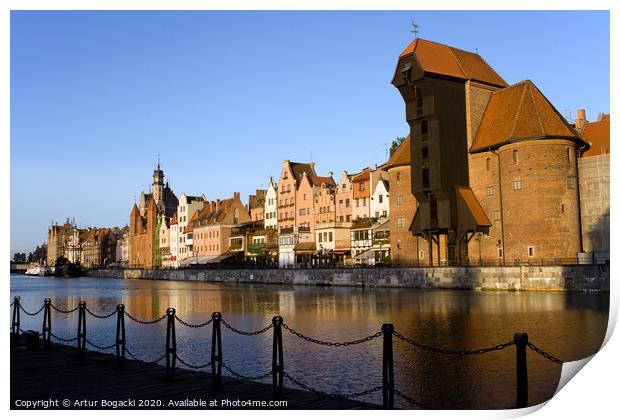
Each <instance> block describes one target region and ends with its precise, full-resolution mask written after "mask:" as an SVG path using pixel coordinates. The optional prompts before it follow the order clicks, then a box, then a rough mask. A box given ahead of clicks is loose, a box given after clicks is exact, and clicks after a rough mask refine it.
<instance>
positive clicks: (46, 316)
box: [10, 296, 563, 409]
mask: <svg viewBox="0 0 620 420" xmlns="http://www.w3.org/2000/svg"><path fill="white" fill-rule="evenodd" d="M10 306H11V307H12V308H13V318H12V324H11V335H12V338H13V339H16V338H17V337H18V336H19V334H20V333H22V334H24V335H25V336H26V338H27V341H28V343H30V344H31V345H33V343H34V346H37V347H38V345H39V337H41V340H40V341H41V342H42V344H43V348H44V349H49V348H50V346H51V338H54V339H56V340H58V341H60V342H62V343H72V342H74V341H75V342H77V354H78V356H79V357H85V354H86V347H87V345H89V346H91V347H93V348H95V349H98V350H111V349H112V348H114V349H115V351H116V365H117V367H118V368H122V367H123V364H124V362H125V360H126V357H129V358H130V359H133V360H136V361H139V362H143V363H159V362H161V361H163V360H164V359H165V361H166V378H167V379H168V380H174V376H175V370H176V366H177V362H179V363H180V364H181V365H183V366H185V367H187V368H190V369H204V368H208V367H210V370H211V380H212V382H213V386H214V387H216V388H217V387H218V386H219V385H220V383H221V378H222V368H223V369H224V370H226V371H227V372H228V373H230V374H231V375H233V376H234V377H237V378H239V379H241V380H244V381H257V380H261V379H266V378H268V377H269V376H271V379H272V384H273V395H274V398H280V397H282V395H283V393H284V379H285V378H286V379H287V380H288V381H290V382H291V383H293V384H295V385H297V386H298V387H300V388H302V389H303V390H305V391H308V392H311V393H314V394H317V395H321V396H325V397H330V398H357V397H361V396H365V395H369V394H373V393H375V392H379V391H382V400H383V407H384V408H386V409H391V408H394V397H395V396H397V397H399V398H401V399H402V400H404V401H407V402H409V403H410V404H413V405H416V406H418V407H420V408H422V409H433V408H432V407H430V406H428V405H426V404H423V403H422V402H420V401H418V400H417V399H415V398H413V397H411V396H408V395H406V394H404V393H402V392H401V391H399V390H398V388H396V384H395V381H394V368H395V366H394V351H393V339H394V337H395V338H397V339H398V340H400V341H402V342H403V343H406V344H408V345H410V346H412V347H414V348H418V349H420V350H423V351H427V352H432V353H438V354H444V355H454V356H462V357H463V356H474V355H483V354H486V353H489V352H493V351H501V350H504V349H507V348H509V347H512V346H515V348H516V351H515V356H516V374H517V375H516V376H517V386H516V404H515V406H516V408H523V407H527V404H528V373H527V349H528V348H529V349H531V350H533V351H534V352H535V353H537V354H539V355H540V356H542V357H544V358H545V359H547V360H549V361H551V362H553V363H557V364H560V365H561V364H562V363H563V361H562V360H560V359H558V358H557V357H554V356H552V355H550V354H549V353H547V352H545V351H543V350H542V349H540V348H539V347H537V346H536V345H534V344H533V343H531V342H530V341H529V338H528V335H527V333H516V334H514V338H513V340H511V341H509V342H506V343H502V344H498V345H495V346H491V347H486V348H479V349H474V350H453V349H445V348H440V347H434V346H430V345H427V344H424V343H421V342H418V341H416V340H413V339H411V338H408V337H406V336H404V335H403V334H401V333H399V332H398V331H396V330H395V329H394V325H393V324H383V325H382V327H381V330H380V331H377V332H376V333H374V334H371V335H369V336H366V337H363V338H360V339H357V340H352V341H343V342H334V341H324V340H319V339H316V338H312V337H309V336H307V335H305V334H303V333H301V332H299V331H297V330H295V329H293V328H291V327H290V326H288V325H287V324H285V323H284V319H283V318H282V317H281V316H274V317H273V319H272V322H271V324H269V325H267V326H265V327H264V328H261V329H259V330H256V331H243V330H239V329H237V328H235V327H234V326H232V325H231V324H229V323H228V322H227V321H226V320H225V319H224V318H223V317H222V314H221V313H220V312H213V314H212V315H211V318H210V319H208V320H206V321H205V322H202V323H200V324H192V323H189V322H186V321H184V320H183V319H182V318H180V317H179V316H178V315H177V313H176V310H175V309H174V308H168V309H167V310H166V312H165V313H164V314H163V315H162V316H161V317H159V318H155V319H152V320H141V319H138V318H136V317H134V316H133V315H131V314H130V313H129V312H127V311H126V310H125V306H124V305H122V304H119V305H117V306H116V309H115V310H114V311H112V312H111V313H107V314H96V313H94V312H92V311H91V310H90V309H88V307H87V305H86V302H84V301H82V302H80V303H79V304H78V306H76V307H75V308H72V309H60V308H58V307H56V306H54V304H52V302H51V299H49V298H46V299H45V300H44V302H43V306H41V308H39V309H38V310H36V311H32V312H31V311H27V310H26V309H24V308H23V306H22V305H21V301H20V297H19V296H15V297H14V299H13V302H12V303H11V305H10ZM52 310H54V311H56V312H59V313H62V314H70V313H73V312H75V311H78V323H77V331H76V335H75V337H70V338H63V337H58V336H56V335H55V334H54V333H53V332H52V323H51V311H52ZM41 312H43V323H42V329H41V333H39V332H37V331H32V330H29V331H23V330H22V329H21V328H20V314H21V313H23V314H25V315H27V316H31V317H34V316H37V315H39V314H40V313H41ZM86 314H88V315H90V316H93V317H95V318H98V319H108V318H112V317H113V316H115V315H116V339H115V342H114V343H112V344H110V345H107V346H105V345H99V344H95V343H93V342H91V341H90V340H88V338H87V329H86ZM125 318H127V319H129V320H131V321H133V322H135V323H137V324H141V325H152V324H158V323H160V322H163V321H164V320H165V321H166V345H165V350H164V354H163V355H162V356H161V357H159V358H158V359H156V360H152V361H145V360H142V359H140V358H139V357H138V356H136V355H134V354H133V353H132V352H131V351H130V350H129V348H128V347H127V340H126V334H125ZM177 322H178V323H179V324H180V325H183V326H185V327H187V328H196V329H198V328H204V327H208V326H211V329H212V333H211V357H210V359H209V361H208V362H206V363H204V364H192V363H189V362H187V361H185V360H184V359H183V358H181V356H179V354H178V352H177V340H176V324H177ZM222 326H224V328H226V329H228V330H230V331H232V332H233V333H235V334H239V335H243V336H257V335H261V334H265V333H267V332H268V331H270V330H273V350H272V364H271V370H269V371H268V372H265V373H264V374H261V375H258V376H246V375H243V374H241V373H239V372H236V371H235V370H233V369H232V368H231V367H230V366H228V365H227V364H226V363H225V362H224V359H223V357H222ZM282 330H286V331H287V332H288V333H289V334H291V335H293V336H296V337H298V338H300V339H302V340H305V341H307V342H310V343H313V344H317V345H322V346H328V347H348V346H355V345H359V344H362V343H366V342H369V341H372V340H374V339H376V338H379V337H383V352H382V356H383V357H382V378H381V385H377V386H374V387H372V388H369V389H366V390H363V391H359V392H355V393H346V394H335V393H327V392H323V391H320V390H317V389H315V388H313V387H311V386H309V385H307V384H305V383H304V382H302V381H301V380H299V379H297V378H295V377H293V376H292V375H290V374H289V373H288V372H287V371H286V370H285V368H284V346H283V342H282Z"/></svg>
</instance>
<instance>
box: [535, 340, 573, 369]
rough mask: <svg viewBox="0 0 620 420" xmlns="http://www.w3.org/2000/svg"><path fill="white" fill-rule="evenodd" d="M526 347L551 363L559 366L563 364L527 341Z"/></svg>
mask: <svg viewBox="0 0 620 420" xmlns="http://www.w3.org/2000/svg"><path fill="white" fill-rule="evenodd" d="M527 346H528V347H529V348H531V349H532V350H534V351H535V352H536V353H538V354H540V355H541V356H542V357H544V358H545V359H548V360H550V361H552V362H553V363H557V364H559V365H561V364H562V363H564V362H563V361H562V360H560V359H558V358H557V357H554V356H552V355H550V354H549V353H547V352H546V351H543V350H541V349H539V348H538V347H536V346H535V345H534V344H532V343H530V342H529V341H528V343H527Z"/></svg>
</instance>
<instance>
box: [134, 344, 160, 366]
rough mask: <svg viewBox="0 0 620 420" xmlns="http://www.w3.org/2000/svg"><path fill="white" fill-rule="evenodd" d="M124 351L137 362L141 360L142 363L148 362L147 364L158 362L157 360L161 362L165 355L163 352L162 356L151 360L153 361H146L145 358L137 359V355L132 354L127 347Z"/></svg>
mask: <svg viewBox="0 0 620 420" xmlns="http://www.w3.org/2000/svg"><path fill="white" fill-rule="evenodd" d="M125 351H126V352H127V355H128V356H129V357H130V358H132V359H133V360H136V361H138V362H142V363H148V364H154V363H159V362H161V361H162V360H164V358H165V357H166V355H165V354H164V355H163V356H162V357H160V358H159V359H157V360H153V361H151V362H147V361H145V360H142V359H139V358H138V357H136V356H134V355H133V353H132V352H130V351H129V349H128V348H125Z"/></svg>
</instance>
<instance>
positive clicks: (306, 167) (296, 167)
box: [289, 162, 316, 182]
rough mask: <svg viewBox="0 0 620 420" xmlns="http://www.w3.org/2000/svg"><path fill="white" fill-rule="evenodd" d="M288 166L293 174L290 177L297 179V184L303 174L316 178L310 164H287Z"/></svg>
mask: <svg viewBox="0 0 620 420" xmlns="http://www.w3.org/2000/svg"><path fill="white" fill-rule="evenodd" d="M289 165H290V167H291V172H293V173H292V174H291V175H293V176H294V177H295V179H297V182H299V181H301V177H302V175H303V173H304V172H305V173H306V174H308V176H316V173H315V172H314V167H313V165H312V164H311V163H300V162H289Z"/></svg>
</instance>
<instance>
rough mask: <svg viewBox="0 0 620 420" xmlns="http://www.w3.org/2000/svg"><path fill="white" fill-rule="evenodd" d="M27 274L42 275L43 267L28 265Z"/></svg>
mask: <svg viewBox="0 0 620 420" xmlns="http://www.w3.org/2000/svg"><path fill="white" fill-rule="evenodd" d="M25 274H26V275H27V276H40V275H41V267H39V266H38V265H35V266H31V267H28V269H27V270H26V273H25Z"/></svg>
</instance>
